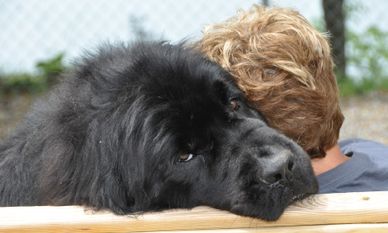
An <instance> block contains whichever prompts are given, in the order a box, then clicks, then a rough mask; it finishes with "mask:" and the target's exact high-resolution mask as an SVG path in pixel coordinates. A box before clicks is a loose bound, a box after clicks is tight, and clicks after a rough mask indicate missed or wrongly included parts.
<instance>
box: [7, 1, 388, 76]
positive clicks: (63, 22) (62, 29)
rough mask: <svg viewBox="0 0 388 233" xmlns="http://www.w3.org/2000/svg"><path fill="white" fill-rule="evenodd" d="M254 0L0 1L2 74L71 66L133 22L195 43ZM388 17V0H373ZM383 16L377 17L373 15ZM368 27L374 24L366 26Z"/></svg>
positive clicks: (317, 9)
mask: <svg viewBox="0 0 388 233" xmlns="http://www.w3.org/2000/svg"><path fill="white" fill-rule="evenodd" d="M260 2H261V1H252V0H244V1H242V0H228V1H225V0H212V1H209V0H196V1H192V0H190V1H189V0H180V1H176V0H163V1H160V0H110V1H106V0H66V1H58V0H45V1H42V0H29V1H26V0H0V28H1V31H0V46H1V49H2V51H1V52H0V71H3V72H9V71H17V70H23V71H32V70H34V69H33V67H34V64H35V63H36V62H37V61H39V60H41V59H47V58H49V57H52V56H54V55H55V54H57V53H59V52H66V53H65V54H66V58H67V61H69V60H70V61H71V60H72V59H73V58H74V57H77V56H78V55H79V54H80V53H81V52H82V51H83V50H85V49H89V50H90V49H93V48H95V47H96V46H97V45H98V44H100V43H102V42H106V41H127V40H130V39H131V34H132V32H131V26H130V17H131V16H135V17H137V18H138V19H140V20H141V22H142V24H143V26H144V27H145V29H146V30H148V31H152V32H153V34H154V35H155V36H156V38H163V39H168V40H172V41H179V40H181V39H184V38H189V39H195V38H198V37H199V36H200V32H201V29H202V28H203V27H204V26H205V25H207V24H210V23H214V22H219V21H222V20H224V19H226V18H228V17H230V16H232V15H234V14H235V13H236V11H237V10H238V9H247V8H249V6H251V5H252V4H253V3H260ZM270 2H271V4H272V5H277V6H283V7H291V8H294V9H296V10H299V11H300V12H301V13H302V14H303V15H304V16H305V17H306V18H307V19H309V20H313V19H317V18H319V17H320V16H321V15H322V10H321V5H320V4H321V1H320V0H299V1H295V0H272V1H271V0H270ZM367 3H368V5H370V6H376V5H378V6H379V9H382V10H380V11H378V12H386V10H387V9H388V1H382V0H371V1H368V2H367ZM372 13H373V14H370V15H369V16H368V17H366V18H367V20H362V22H360V24H358V25H357V27H358V26H359V25H366V24H367V22H375V23H379V24H381V25H383V26H387V25H388V24H387V23H384V22H385V21H387V19H388V17H387V15H386V14H385V13H381V14H375V12H372ZM376 15H377V16H379V17H381V16H383V19H385V20H382V19H381V18H379V19H378V18H376V17H375V18H373V16H376ZM368 24H370V23H368Z"/></svg>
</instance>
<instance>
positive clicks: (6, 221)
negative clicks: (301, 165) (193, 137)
mask: <svg viewBox="0 0 388 233" xmlns="http://www.w3.org/2000/svg"><path fill="white" fill-rule="evenodd" d="M360 223H388V192H364V193H338V194H321V195H315V196H313V197H311V198H308V199H305V200H304V201H301V202H298V203H295V204H294V205H292V206H290V207H289V208H288V209H287V211H286V212H285V213H284V214H283V216H282V217H281V218H280V219H279V220H278V221H275V222H266V221H262V220H259V219H254V218H247V217H241V216H237V215H234V214H231V213H229V212H226V211H219V210H215V209H212V208H208V207H197V208H194V209H193V210H191V211H188V210H170V211H165V212H158V213H147V214H143V215H138V216H135V215H131V216H116V215H113V214H112V213H109V212H107V211H100V212H97V213H93V212H92V211H85V210H84V209H83V208H82V207H79V206H62V207H50V206H44V207H3V208H0V232H26V231H29V230H35V231H36V232H139V231H171V230H181V231H182V230H205V229H206V230H215V229H240V228H263V227H282V226H312V225H332V224H360Z"/></svg>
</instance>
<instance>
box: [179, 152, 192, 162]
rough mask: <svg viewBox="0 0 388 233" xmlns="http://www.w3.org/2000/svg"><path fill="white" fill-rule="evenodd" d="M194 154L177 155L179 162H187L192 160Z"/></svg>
mask: <svg viewBox="0 0 388 233" xmlns="http://www.w3.org/2000/svg"><path fill="white" fill-rule="evenodd" d="M194 156H195V155H194V154H191V153H187V154H181V155H179V162H188V161H190V160H192V159H193V158H194Z"/></svg>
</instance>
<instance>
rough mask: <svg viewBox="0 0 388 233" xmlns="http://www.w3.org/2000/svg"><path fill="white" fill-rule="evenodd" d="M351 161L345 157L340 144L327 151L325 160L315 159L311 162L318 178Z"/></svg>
mask: <svg viewBox="0 0 388 233" xmlns="http://www.w3.org/2000/svg"><path fill="white" fill-rule="evenodd" d="M348 159H349V157H348V156H346V155H344V154H343V153H342V152H341V150H340V147H339V145H338V144H336V145H335V146H333V147H332V148H330V149H329V150H327V151H326V156H325V157H324V158H315V159H312V160H311V164H312V166H313V170H314V174H315V175H316V176H318V175H320V174H322V173H325V172H327V171H329V170H331V169H333V168H335V167H337V166H338V165H340V164H342V163H344V162H346V161H347V160H348Z"/></svg>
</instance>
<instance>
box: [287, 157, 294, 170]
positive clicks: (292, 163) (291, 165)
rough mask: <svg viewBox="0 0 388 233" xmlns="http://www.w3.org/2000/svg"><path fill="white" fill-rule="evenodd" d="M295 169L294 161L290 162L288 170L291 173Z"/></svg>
mask: <svg viewBox="0 0 388 233" xmlns="http://www.w3.org/2000/svg"><path fill="white" fill-rule="evenodd" d="M293 168H294V162H293V161H292V160H290V161H288V165H287V169H288V170H289V171H292V169H293Z"/></svg>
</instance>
